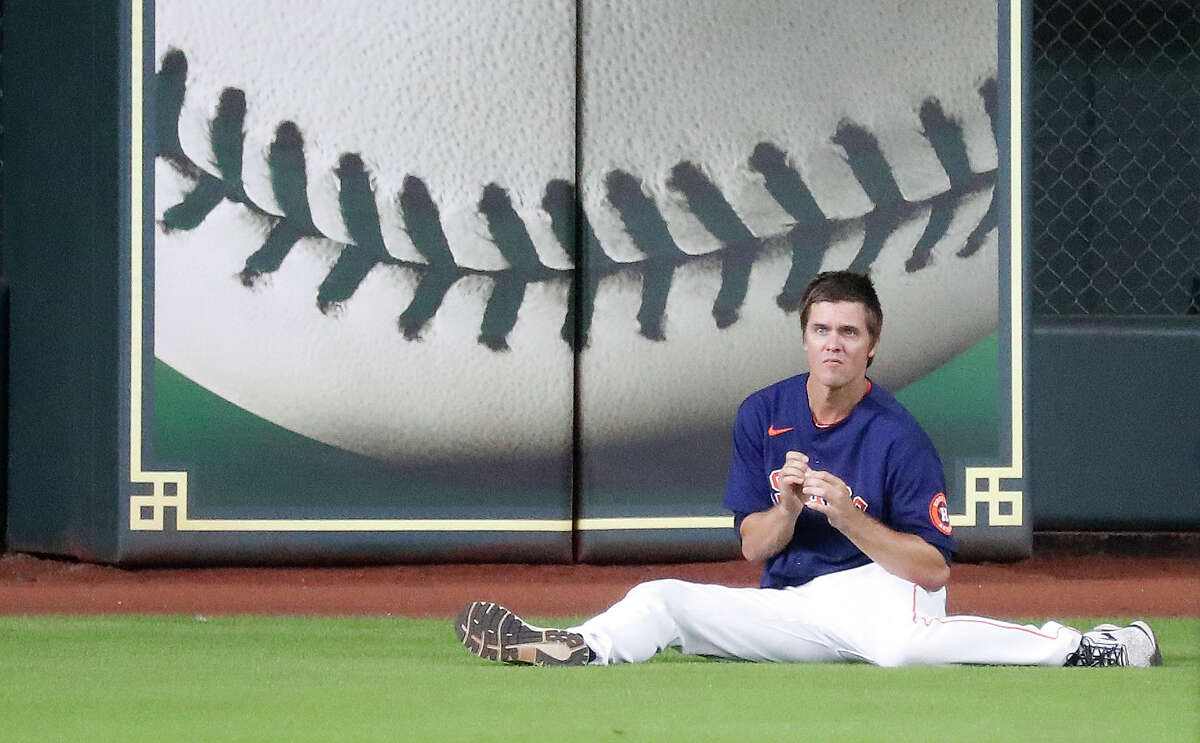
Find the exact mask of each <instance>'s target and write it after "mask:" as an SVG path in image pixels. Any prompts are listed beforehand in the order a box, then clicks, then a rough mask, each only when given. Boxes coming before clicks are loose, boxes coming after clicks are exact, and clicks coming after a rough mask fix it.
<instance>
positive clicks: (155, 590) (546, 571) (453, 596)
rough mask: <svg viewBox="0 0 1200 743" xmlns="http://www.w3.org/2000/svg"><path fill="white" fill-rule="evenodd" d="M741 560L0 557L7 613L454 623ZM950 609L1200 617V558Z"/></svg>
mask: <svg viewBox="0 0 1200 743" xmlns="http://www.w3.org/2000/svg"><path fill="white" fill-rule="evenodd" d="M758 573H759V567H758V566H757V565H755V564H751V563H746V562H719V563H682V564H670V565H636V566H631V565H621V566H597V565H396V566H373V567H323V568H187V569H146V570H124V569H120V568H114V567H107V566H100V565H91V564H83V563H76V562H69V561H62V560H53V559H43V558H37V557H33V556H30V555H21V554H6V555H3V556H0V614H7V615H20V614H132V613H136V614H205V615H229V614H295V615H380V616H382V615H392V616H408V617H445V618H448V617H451V616H453V614H454V612H455V611H456V610H457V608H458V607H459V606H461V605H462V604H463V603H465V602H467V601H472V600H476V599H487V600H491V601H497V602H500V603H503V604H506V605H508V606H510V607H511V608H513V609H515V610H517V611H520V612H521V613H523V614H526V615H530V616H556V615H584V616H586V615H590V614H593V613H596V612H598V611H600V610H602V609H604V608H605V607H607V606H608V605H610V604H612V603H613V602H614V601H616V600H618V599H619V598H620V597H621V596H622V595H624V593H625V592H626V591H627V590H629V588H630V587H632V586H633V585H635V584H636V583H639V582H641V581H645V580H651V579H655V578H683V579H685V580H693V581H699V582H712V583H722V584H726V585H735V586H750V585H757V582H758ZM950 611H951V612H952V613H955V614H975V615H980V616H989V617H997V618H1052V617H1073V616H1085V617H1114V618H1116V617H1133V616H1145V617H1200V558H1191V557H1114V556H1104V555H1100V556H1091V557H1034V558H1032V559H1029V560H1025V561H1023V562H1018V563H1012V564H980V565H975V564H961V565H956V566H955V567H954V572H953V577H952V579H951V584H950Z"/></svg>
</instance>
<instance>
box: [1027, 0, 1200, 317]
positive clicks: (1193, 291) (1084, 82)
mask: <svg viewBox="0 0 1200 743" xmlns="http://www.w3.org/2000/svg"><path fill="white" fill-rule="evenodd" d="M1032 11H1033V44H1032V57H1033V73H1032V75H1033V77H1032V80H1031V84H1030V97H1031V111H1030V114H1031V116H1030V128H1031V134H1032V163H1031V171H1032V176H1031V186H1030V193H1029V200H1030V204H1031V207H1032V218H1031V225H1032V235H1031V237H1032V250H1031V265H1030V276H1031V282H1032V297H1031V301H1032V307H1033V311H1034V313H1035V314H1039V315H1065V314H1072V315H1073V314H1089V315H1183V314H1200V201H1198V194H1200V3H1196V2H1195V0H1034V3H1033V7H1032Z"/></svg>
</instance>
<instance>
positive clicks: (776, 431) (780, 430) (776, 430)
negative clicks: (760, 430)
mask: <svg viewBox="0 0 1200 743" xmlns="http://www.w3.org/2000/svg"><path fill="white" fill-rule="evenodd" d="M793 428H795V426H788V427H787V428H776V427H775V424H774V423H772V424H771V427H770V428H768V429H767V435H768V436H778V435H779V434H781V433H787V432H788V431H790V430H792V429H793Z"/></svg>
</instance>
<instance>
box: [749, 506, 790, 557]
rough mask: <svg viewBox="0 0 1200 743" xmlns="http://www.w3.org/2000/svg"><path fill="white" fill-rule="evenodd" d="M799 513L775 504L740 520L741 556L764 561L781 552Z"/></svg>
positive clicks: (788, 539)
mask: <svg viewBox="0 0 1200 743" xmlns="http://www.w3.org/2000/svg"><path fill="white" fill-rule="evenodd" d="M799 516H800V511H799V510H797V511H795V512H792V511H790V510H789V509H787V508H786V507H784V505H783V504H782V503H777V504H775V505H774V506H772V507H771V508H769V509H767V510H766V511H758V512H757V513H752V514H749V515H748V516H746V518H744V519H742V526H741V535H742V555H743V556H745V558H746V559H747V560H751V561H755V560H766V559H767V558H769V557H774V556H775V555H777V554H779V553H780V552H782V551H783V548H784V547H786V546H787V544H788V542H789V541H791V539H792V535H793V534H794V533H795V531H796V519H797V518H798V517H799Z"/></svg>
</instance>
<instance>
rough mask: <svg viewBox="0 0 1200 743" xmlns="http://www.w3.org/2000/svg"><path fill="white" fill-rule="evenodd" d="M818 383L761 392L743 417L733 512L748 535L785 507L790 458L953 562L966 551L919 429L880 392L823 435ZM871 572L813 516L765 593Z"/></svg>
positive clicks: (774, 562) (803, 378) (728, 493)
mask: <svg viewBox="0 0 1200 743" xmlns="http://www.w3.org/2000/svg"><path fill="white" fill-rule="evenodd" d="M807 382H808V375H807V374H801V375H799V376H796V377H791V378H790V379H785V380H783V381H781V382H777V383H775V384H773V385H771V386H770V387H766V388H764V389H762V390H759V391H758V392H755V393H754V394H753V395H751V396H750V397H748V398H746V401H745V402H743V403H742V405H741V407H740V408H739V409H738V415H737V422H736V423H735V424H734V432H733V462H732V464H731V466H730V470H729V480H728V482H727V483H726V486H725V506H726V508H729V509H730V510H731V511H733V513H734V519H735V527H736V528H740V527H741V523H742V519H744V518H745V517H746V515H747V514H751V513H755V512H758V511H764V510H766V509H768V508H770V507H771V506H773V505H774V504H775V503H776V502H777V501H778V499H779V488H778V482H777V478H778V477H779V474H778V473H779V469H780V468H781V467H783V463H784V457H785V455H786V454H787V452H789V451H799V452H803V453H804V454H806V455H808V457H809V466H810V467H812V468H813V469H816V470H824V471H826V472H830V473H832V474H834V475H836V476H838V477H839V478H841V480H842V481H843V482H845V483H846V484H847V485H848V486H849V487H850V489H851V491H852V497H853V499H854V503H855V505H856V506H857V507H858V508H859V509H861V510H864V511H866V513H867V514H868V515H870V516H873V517H874V518H876V519H878V520H879V521H881V522H882V523H884V524H885V525H887V526H889V527H891V528H892V529H895V530H896V531H900V532H906V533H909V534H916V535H917V536H919V537H921V538H922V539H924V540H925V541H927V542H929V543H930V544H932V545H933V546H934V547H936V548H937V549H938V550H940V551H941V552H942V554H943V555H944V556H945V557H946V560H947V562H949V561H950V560H951V559H952V558H953V556H954V554H955V551H956V547H955V544H954V537H953V536H952V535H951V529H950V519H949V515H948V513H947V508H946V495H945V493H946V484H945V476H944V474H943V473H942V463H941V460H940V459H938V455H937V452H936V451H935V450H934V448H933V443H932V442H931V441H930V440H929V437H928V436H926V435H925V432H924V431H922V430H921V427H920V425H919V424H918V423H917V421H916V419H914V418H913V417H912V415H911V414H910V413H909V412H908V411H907V410H905V409H904V406H902V405H901V404H900V403H899V402H897V401H896V398H894V397H892V395H891V393H890V392H888V391H887V390H884V389H883V388H881V387H879V386H878V385H874V384H872V385H871V388H870V390H869V391H868V392H867V395H866V396H865V397H864V398H863V399H862V400H861V401H859V403H858V405H856V406H855V407H854V409H853V410H852V411H851V412H850V415H848V416H846V418H844V419H842V420H841V421H838V422H837V423H834V424H833V425H830V426H827V427H825V426H820V425H818V424H817V422H816V421H815V420H814V419H813V415H812V411H811V409H810V408H809V406H808V391H807ZM868 562H870V558H868V557H867V556H866V555H864V554H863V553H862V551H860V550H859V549H858V548H857V547H856V546H854V543H853V542H851V541H850V540H849V539H847V538H846V537H845V536H843V535H842V533H841V532H839V531H838V530H837V529H835V528H833V527H832V526H830V525H829V521H828V520H827V519H826V518H825V516H824V515H823V514H821V513H819V512H817V511H814V510H813V509H811V508H805V509H804V510H803V511H801V513H800V516H799V518H798V519H797V520H796V531H795V535H794V536H793V537H792V540H791V542H789V543H788V545H787V547H785V548H784V549H783V551H782V552H780V553H779V554H777V555H775V556H774V557H772V558H770V559H768V560H767V563H766V566H765V567H764V569H763V575H762V586H763V587H764V588H781V587H783V586H795V585H801V584H803V583H807V582H808V581H810V580H812V579H813V578H815V577H817V576H818V575H824V574H826V573H833V572H837V571H839V570H848V569H850V568H855V567H858V566H860V565H865V564H867V563H868Z"/></svg>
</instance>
